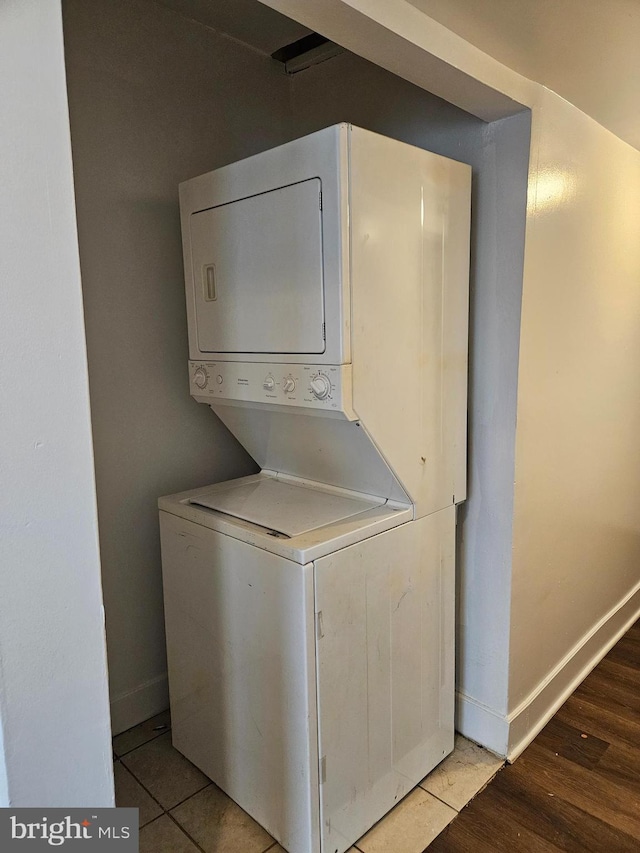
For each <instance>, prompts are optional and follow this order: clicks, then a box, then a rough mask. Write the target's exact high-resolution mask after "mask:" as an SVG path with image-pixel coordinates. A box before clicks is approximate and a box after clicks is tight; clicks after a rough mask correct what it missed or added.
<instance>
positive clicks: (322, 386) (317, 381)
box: [311, 373, 331, 400]
mask: <svg viewBox="0 0 640 853" xmlns="http://www.w3.org/2000/svg"><path fill="white" fill-rule="evenodd" d="M330 391H331V382H330V381H329V377H328V376H325V375H324V373H318V375H317V376H314V377H313V378H312V379H311V393H312V394H313V396H314V397H315V398H316V399H318V400H324V399H325V397H328V396H329V392H330Z"/></svg>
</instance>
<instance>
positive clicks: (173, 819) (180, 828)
mask: <svg viewBox="0 0 640 853" xmlns="http://www.w3.org/2000/svg"><path fill="white" fill-rule="evenodd" d="M183 802H185V801H184V800H183ZM174 808H175V806H174ZM165 814H166V816H167V817H168V818H169V820H172V821H173V822H174V824H175V825H176V826H177V827H178V829H179V830H180V831H181V832H183V833H184V834H185V835H186V836H187V838H188V839H189V841H191V842H192V843H193V844H195V846H196V848H197V849H198V850H199V851H200V853H206V851H205V850H204V849H203V848H202V847H201V846H200V845H199V844H198V842H197V841H196V840H195V838H193V836H192V835H190V834H189V833H188V832H187V830H186V829H185V828H184V826H182V824H180V823H178V821H177V820H176V819H175V817H174V816H173V815H172V814H171V812H165Z"/></svg>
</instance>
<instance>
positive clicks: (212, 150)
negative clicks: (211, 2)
mask: <svg viewBox="0 0 640 853" xmlns="http://www.w3.org/2000/svg"><path fill="white" fill-rule="evenodd" d="M64 23H65V46H66V63H67V75H68V88H69V106H70V118H71V136H72V145H73V161H74V173H75V185H76V203H77V211H78V231H79V238H80V258H81V268H82V283H83V292H84V306H85V318H86V330H87V349H88V358H89V379H90V389H91V410H92V421H93V438H94V447H95V470H96V480H97V494H98V516H99V528H100V548H101V557H102V577H103V588H104V600H105V610H106V620H107V641H108V654H109V674H110V692H111V700H112V715H113V725H114V731H119V730H121V729H123V728H126V727H128V726H130V725H133V724H134V723H137V722H139V720H141V719H144V718H146V717H149V716H150V715H151V714H153V713H155V712H156V711H157V710H160V709H162V708H163V707H166V705H167V698H166V674H165V671H166V663H165V649H164V633H163V611H162V588H161V575H160V551H159V539H158V524H157V509H156V500H157V498H158V496H159V495H162V494H168V493H172V492H176V491H180V490H182V489H185V488H191V487H195V486H198V485H204V484H207V483H211V482H214V481H218V480H224V479H227V478H229V477H237V476H241V475H243V474H247V473H251V472H252V471H253V470H254V466H253V463H252V461H251V460H250V459H249V457H247V456H246V454H245V453H244V451H243V450H242V449H241V448H240V447H239V445H238V444H237V443H236V442H235V440H234V439H233V438H232V437H231V436H230V434H229V433H228V432H227V431H226V430H225V428H224V427H223V426H222V425H221V423H220V422H219V421H218V420H217V418H216V417H215V416H214V415H213V413H212V412H211V411H210V410H209V409H208V408H207V407H205V406H202V405H199V404H197V403H195V402H194V401H192V400H191V398H190V397H189V393H188V380H187V357H188V354H187V331H186V317H185V307H184V284H183V273H182V250H181V245H180V227H179V214H178V204H177V187H178V183H179V182H180V181H182V180H185V179H186V178H189V177H193V176H194V175H198V174H200V173H202V172H205V171H207V170H209V169H212V168H214V167H216V166H219V165H223V164H224V163H226V162H229V161H232V160H236V159H238V158H240V157H243V156H248V155H249V154H252V153H254V152H255V151H258V150H261V149H265V148H268V147H271V146H273V145H276V144H278V143H280V142H282V141H283V140H284V135H285V134H284V123H283V122H284V115H285V110H286V106H287V95H288V83H287V79H286V77H285V75H284V74H283V73H282V71H281V70H280V67H279V66H277V65H276V64H275V63H273V62H272V61H271V60H269V59H268V58H266V57H264V56H262V55H260V54H258V53H256V52H254V51H252V50H249V49H247V48H244V47H243V46H241V45H239V44H238V43H236V42H233V41H231V40H229V39H227V38H224V37H222V36H220V35H218V34H216V33H215V32H214V31H213V30H211V29H207V28H206V27H204V26H201V25H199V24H196V23H194V22H192V21H188V20H186V19H185V18H183V17H181V16H180V15H178V14H176V13H175V12H172V11H170V10H168V9H166V8H164V7H162V6H159V5H156V4H154V3H152V2H147V0H92V2H91V3H87V2H86V0H67V2H65V3H64Z"/></svg>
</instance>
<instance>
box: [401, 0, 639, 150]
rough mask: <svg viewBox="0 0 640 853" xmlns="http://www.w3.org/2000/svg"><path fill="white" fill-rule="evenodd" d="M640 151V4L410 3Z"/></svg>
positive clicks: (538, 0)
mask: <svg viewBox="0 0 640 853" xmlns="http://www.w3.org/2000/svg"><path fill="white" fill-rule="evenodd" d="M409 2H410V3H411V4H412V5H413V6H416V7H417V8H419V9H421V10H422V11H423V12H425V13H426V14H427V15H429V16H430V17H431V18H433V19H434V20H436V21H438V22H439V23H441V24H443V25H444V26H445V27H447V28H448V29H450V30H453V32H455V33H457V34H458V35H460V36H462V38H464V39H465V40H466V41H469V42H471V43H472V44H474V45H476V46H477V47H479V48H480V49H481V50H483V51H484V52H485V53H488V54H490V55H491V56H493V57H495V58H496V59H498V60H499V61H500V62H502V63H504V64H505V65H508V66H509V67H510V68H513V69H514V70H515V71H518V72H520V73H521V74H523V75H524V76H525V77H528V78H530V79H532V80H536V81H537V82H539V83H542V84H543V85H545V86H547V88H549V89H552V90H553V91H554V92H557V93H558V94H559V95H562V97H563V98H565V99H566V100H567V101H570V102H571V103H573V104H575V105H576V106H577V107H579V108H580V109H581V110H582V111H583V112H585V113H587V114H588V115H590V116H593V118H595V119H596V120H597V121H598V122H600V124H602V125H604V126H605V127H607V128H609V129H610V130H612V131H613V132H614V133H615V134H616V135H617V136H620V137H621V138H622V139H624V140H626V141H627V142H629V143H630V144H631V145H633V146H634V147H635V148H638V149H640V0H409Z"/></svg>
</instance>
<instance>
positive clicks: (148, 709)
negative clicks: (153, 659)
mask: <svg viewBox="0 0 640 853" xmlns="http://www.w3.org/2000/svg"><path fill="white" fill-rule="evenodd" d="M168 707H169V684H168V681H167V673H166V672H165V673H163V674H162V675H159V676H157V677H156V678H152V679H151V680H150V681H145V683H144V684H141V685H140V686H139V687H136V688H135V689H134V690H129V691H127V692H126V693H121V694H120V695H119V696H114V697H113V699H112V700H111V733H112V735H113V736H115V735H118V734H120V732H125V731H126V730H127V729H130V728H131V727H132V726H137V725H138V723H142V722H144V721H145V720H148V719H149V718H150V717H154V716H155V715H156V714H159V713H160V712H161V711H164V710H166V709H167V708H168Z"/></svg>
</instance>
